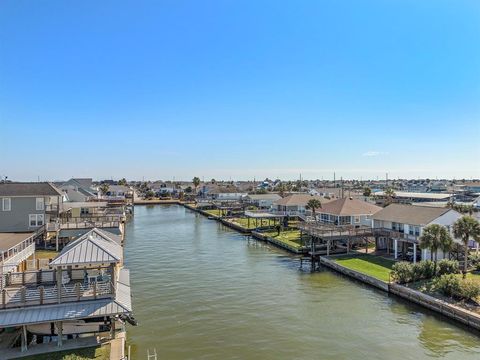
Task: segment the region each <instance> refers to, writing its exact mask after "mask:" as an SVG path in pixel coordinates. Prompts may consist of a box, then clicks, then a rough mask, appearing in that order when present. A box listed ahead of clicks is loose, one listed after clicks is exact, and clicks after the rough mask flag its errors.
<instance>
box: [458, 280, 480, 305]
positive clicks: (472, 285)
mask: <svg viewBox="0 0 480 360" xmlns="http://www.w3.org/2000/svg"><path fill="white" fill-rule="evenodd" d="M459 295H460V297H461V298H463V299H467V300H476V299H477V298H478V297H479V296H480V283H479V282H478V281H475V280H472V279H463V280H462V281H461V282H460V294H459Z"/></svg>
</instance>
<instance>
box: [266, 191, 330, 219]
mask: <svg viewBox="0 0 480 360" xmlns="http://www.w3.org/2000/svg"><path fill="white" fill-rule="evenodd" d="M311 199H317V200H318V201H320V203H321V204H322V206H323V204H326V203H328V202H330V201H332V200H331V199H326V198H324V197H322V196H316V195H310V194H291V195H288V196H286V197H284V198H282V199H279V200H277V201H275V202H274V203H273V205H272V207H273V210H275V211H277V212H282V213H285V214H286V215H291V216H299V215H300V216H301V215H304V214H305V212H306V211H307V203H308V201H309V200H311Z"/></svg>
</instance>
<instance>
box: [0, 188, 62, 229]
mask: <svg viewBox="0 0 480 360" xmlns="http://www.w3.org/2000/svg"><path fill="white" fill-rule="evenodd" d="M62 204H63V197H62V193H61V192H60V191H59V190H58V189H57V188H56V187H54V186H53V185H52V184H50V183H47V182H38V183H20V182H12V183H0V232H32V231H36V230H38V229H39V228H40V227H42V226H44V225H45V224H46V223H48V222H49V221H50V220H52V219H54V218H56V217H58V215H59V213H60V212H61V211H62Z"/></svg>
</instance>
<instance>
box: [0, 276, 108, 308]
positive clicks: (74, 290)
mask: <svg viewBox="0 0 480 360" xmlns="http://www.w3.org/2000/svg"><path fill="white" fill-rule="evenodd" d="M114 294H115V288H114V286H113V284H112V283H111V282H110V281H104V282H93V283H90V284H83V283H81V282H74V283H69V284H66V285H62V286H61V288H60V294H59V290H58V287H57V286H56V285H53V286H38V287H35V288H28V287H26V286H21V287H14V288H11V287H10V288H5V289H3V290H2V291H1V296H0V307H2V308H3V309H5V308H14V307H24V306H36V305H43V304H54V303H64V302H73V301H83V300H93V299H99V298H108V297H112V296H113V295H114Z"/></svg>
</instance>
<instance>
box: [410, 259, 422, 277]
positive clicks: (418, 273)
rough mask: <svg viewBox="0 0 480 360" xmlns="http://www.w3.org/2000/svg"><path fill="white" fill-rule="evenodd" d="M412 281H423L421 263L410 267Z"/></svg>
mask: <svg viewBox="0 0 480 360" xmlns="http://www.w3.org/2000/svg"><path fill="white" fill-rule="evenodd" d="M411 271H412V281H418V280H421V279H424V273H423V271H424V269H423V265H422V263H421V262H418V263H416V264H413V265H411Z"/></svg>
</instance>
